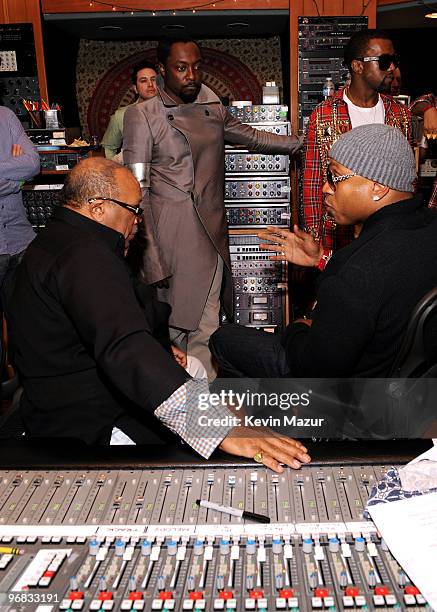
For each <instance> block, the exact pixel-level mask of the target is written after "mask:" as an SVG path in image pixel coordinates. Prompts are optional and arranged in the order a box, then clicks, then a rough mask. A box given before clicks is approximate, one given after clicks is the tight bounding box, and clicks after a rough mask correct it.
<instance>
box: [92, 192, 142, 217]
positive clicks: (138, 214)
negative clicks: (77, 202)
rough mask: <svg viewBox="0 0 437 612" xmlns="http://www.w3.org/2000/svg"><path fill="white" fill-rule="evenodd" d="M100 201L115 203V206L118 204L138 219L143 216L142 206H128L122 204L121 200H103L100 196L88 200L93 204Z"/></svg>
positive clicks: (124, 203)
mask: <svg viewBox="0 0 437 612" xmlns="http://www.w3.org/2000/svg"><path fill="white" fill-rule="evenodd" d="M100 200H102V201H104V202H114V204H118V205H119V206H121V207H122V208H125V209H126V210H130V212H132V213H134V215H135V216H136V217H142V216H143V209H142V208H141V206H132V204H126V202H120V200H114V198H102V197H100V196H95V197H94V198H88V203H89V204H92V203H93V202H98V201H100Z"/></svg>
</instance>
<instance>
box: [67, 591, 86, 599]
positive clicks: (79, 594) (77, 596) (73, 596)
mask: <svg viewBox="0 0 437 612" xmlns="http://www.w3.org/2000/svg"><path fill="white" fill-rule="evenodd" d="M70 599H83V593H82V591H70Z"/></svg>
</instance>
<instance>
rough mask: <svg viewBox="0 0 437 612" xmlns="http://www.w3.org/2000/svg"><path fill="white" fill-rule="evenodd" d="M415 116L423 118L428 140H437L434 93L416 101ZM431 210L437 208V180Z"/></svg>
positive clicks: (436, 103)
mask: <svg viewBox="0 0 437 612" xmlns="http://www.w3.org/2000/svg"><path fill="white" fill-rule="evenodd" d="M410 111H411V112H412V113H413V114H414V115H418V116H419V117H423V134H424V136H425V137H426V138H428V139H432V140H434V139H435V138H437V96H435V95H434V94H432V93H429V94H424V95H423V96H420V98H417V99H416V100H414V102H413V103H412V104H411V106H410ZM428 206H429V208H437V178H436V179H435V180H434V185H433V188H432V193H431V198H430V200H429V202H428Z"/></svg>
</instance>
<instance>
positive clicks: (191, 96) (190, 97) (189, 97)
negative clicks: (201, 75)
mask: <svg viewBox="0 0 437 612" xmlns="http://www.w3.org/2000/svg"><path fill="white" fill-rule="evenodd" d="M199 91H200V85H199V86H197V87H196V90H195V91H194V93H184V92H183V91H181V92H180V94H179V97H180V99H181V100H182V102H183V103H184V104H191V102H194V101H195V100H196V98H197V96H198V95H199Z"/></svg>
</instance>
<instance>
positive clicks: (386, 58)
mask: <svg viewBox="0 0 437 612" xmlns="http://www.w3.org/2000/svg"><path fill="white" fill-rule="evenodd" d="M355 59H357V60H359V61H360V62H378V64H379V69H380V70H388V69H389V68H390V66H391V65H392V64H393V66H394V67H395V68H397V67H398V66H399V63H400V57H399V55H398V54H397V53H394V54H393V55H390V53H383V54H382V55H370V56H368V57H356V58H355Z"/></svg>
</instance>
